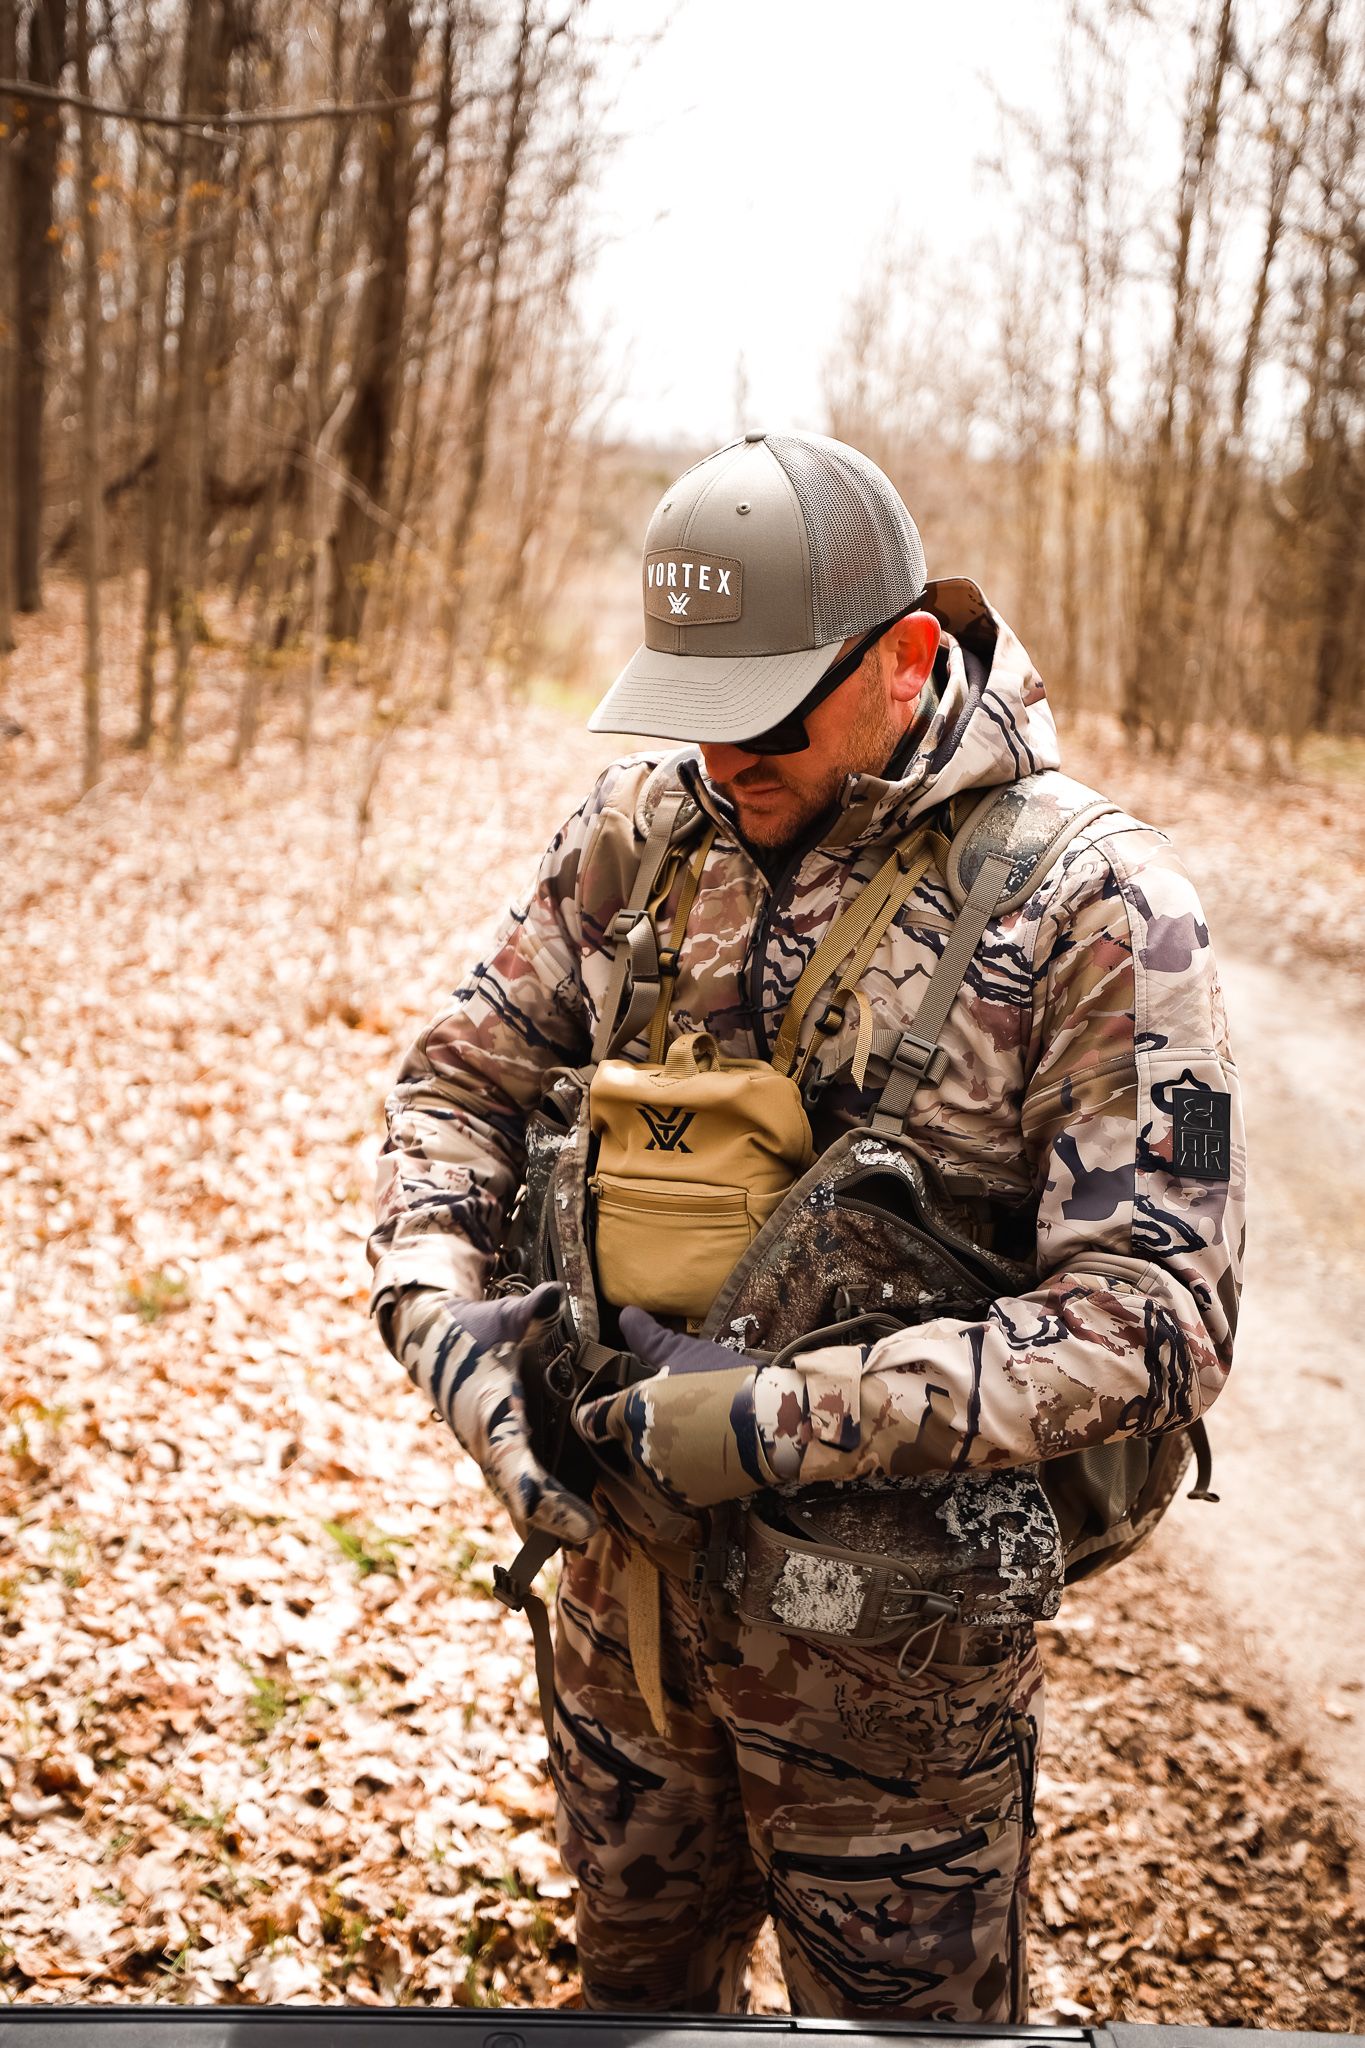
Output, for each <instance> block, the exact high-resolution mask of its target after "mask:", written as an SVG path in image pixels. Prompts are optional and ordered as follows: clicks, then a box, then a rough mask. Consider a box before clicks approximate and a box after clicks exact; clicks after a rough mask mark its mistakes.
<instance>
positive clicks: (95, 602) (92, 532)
mask: <svg viewBox="0 0 1365 2048" xmlns="http://www.w3.org/2000/svg"><path fill="white" fill-rule="evenodd" d="M76 91H77V92H78V93H79V94H80V96H81V98H82V99H84V100H88V99H89V97H90V17H89V0H76ZM79 118H80V138H81V141H80V202H81V204H80V211H81V287H82V289H81V327H82V333H81V470H82V476H81V522H82V536H83V540H84V547H83V550H82V552H83V555H84V563H83V568H84V580H85V670H84V682H85V747H84V754H83V760H82V771H81V787H82V788H83V789H93V788H94V786H95V784H96V783H97V782H98V781H99V777H100V572H101V567H102V552H103V551H102V548H101V540H100V532H101V527H102V524H103V497H102V472H103V463H102V461H101V437H100V330H101V327H102V324H103V322H102V318H101V313H100V277H99V261H100V255H99V211H100V202H99V194H98V192H97V190H96V183H95V116H94V115H93V114H92V113H91V112H90V109H89V108H88V107H83V108H82V109H81V112H80V117H79Z"/></svg>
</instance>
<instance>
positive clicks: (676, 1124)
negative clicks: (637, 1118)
mask: <svg viewBox="0 0 1365 2048" xmlns="http://www.w3.org/2000/svg"><path fill="white" fill-rule="evenodd" d="M640 1114H641V1116H642V1117H643V1118H644V1120H645V1122H646V1123H647V1124H648V1126H649V1143H648V1144H647V1145H646V1146H645V1150H646V1152H690V1151H691V1150H692V1147H691V1146H690V1145H684V1143H683V1133H684V1132H685V1131H686V1129H687V1126H688V1125H689V1124H690V1123H691V1121H692V1119H693V1117H694V1116H695V1115H696V1111H695V1110H694V1109H645V1108H643V1107H642V1108H641V1110H640Z"/></svg>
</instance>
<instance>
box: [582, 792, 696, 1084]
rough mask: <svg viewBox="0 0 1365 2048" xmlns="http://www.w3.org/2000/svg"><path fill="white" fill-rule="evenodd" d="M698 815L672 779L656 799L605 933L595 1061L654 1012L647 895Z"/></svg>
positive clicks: (655, 976) (655, 981)
mask: <svg viewBox="0 0 1365 2048" xmlns="http://www.w3.org/2000/svg"><path fill="white" fill-rule="evenodd" d="M682 758H683V756H682V754H681V753H679V754H674V755H670V756H669V757H668V758H667V759H665V760H664V761H661V762H660V764H659V769H658V770H656V771H655V772H656V773H659V772H661V771H664V770H667V769H668V768H670V767H672V766H674V765H675V764H676V762H678V761H680V760H681V759H682ZM700 818H701V812H700V811H699V810H698V808H697V806H696V804H695V803H694V802H693V801H692V798H691V797H690V796H689V795H688V794H687V791H686V790H685V789H681V788H679V787H678V786H677V784H676V783H675V784H674V785H673V786H672V787H671V788H668V787H666V788H665V789H664V790H663V791H662V792H661V794H660V796H659V798H658V800H657V802H656V803H655V806H654V815H653V817H652V818H651V820H650V823H649V830H648V831H647V833H646V834H645V843H644V847H643V849H642V851H641V854H640V865H639V867H638V868H637V869H636V870H635V879H634V881H633V882H632V883H631V888H630V894H629V896H628V897H627V899H626V902H625V905H624V907H623V908H622V909H620V910H618V911H617V913H616V915H615V917H614V918H613V919H612V921H611V925H610V927H609V929H608V933H607V936H608V937H609V938H610V939H611V941H612V949H613V950H612V963H611V974H610V976H609V978H608V981H607V989H606V994H605V996H604V998H603V1001H602V1008H601V1010H600V1011H599V1012H598V1016H597V1025H596V1028H595V1029H594V1031H593V1035H592V1063H593V1065H594V1066H596V1065H598V1063H599V1062H600V1061H602V1060H604V1059H607V1058H608V1057H609V1056H610V1054H611V1052H612V1051H613V1049H614V1048H615V1047H616V1046H617V1045H628V1044H629V1042H630V1040H631V1039H632V1038H634V1037H635V1035H636V1033H637V1032H639V1031H642V1030H643V1029H644V1027H645V1025H646V1024H647V1023H648V1022H649V1020H650V1017H651V1016H652V1015H653V1012H654V1009H655V1006H656V1004H657V1002H658V999H659V994H660V984H661V978H662V976H661V968H660V962H659V940H658V934H657V933H656V931H655V929H654V920H653V918H652V916H651V915H650V903H651V898H652V897H653V896H654V893H655V890H656V888H657V886H658V882H659V878H660V876H661V874H662V873H663V870H664V867H665V865H666V863H667V861H668V858H669V855H670V853H671V852H672V851H673V849H674V848H675V846H677V845H678V844H679V843H680V841H682V840H683V839H684V838H685V837H686V836H687V835H688V834H689V833H690V832H691V830H692V828H693V827H694V826H695V825H696V824H697V823H698V821H699V820H700ZM627 989H628V990H629V993H628V995H627ZM623 996H625V997H626V998H627V1000H626V1011H625V1015H624V1016H623V1017H621V1018H620V1021H619V1022H618V1021H617V1020H618V1014H619V1012H620V1009H621V1001H622V997H623Z"/></svg>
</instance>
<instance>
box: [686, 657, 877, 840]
mask: <svg viewBox="0 0 1365 2048" xmlns="http://www.w3.org/2000/svg"><path fill="white" fill-rule="evenodd" d="M900 739H901V729H900V727H899V726H898V725H897V724H896V722H895V720H894V718H893V717H892V714H891V706H890V703H889V702H888V700H887V696H886V690H885V685H884V683H883V680H882V674H881V669H880V666H879V665H878V664H876V663H873V664H871V665H870V668H869V672H868V674H867V675H866V678H865V681H864V687H863V689H862V690H861V692H860V693H859V696H858V699H857V708H856V710H855V712H854V715H853V717H852V719H851V720H850V722H849V724H848V726H847V728H846V730H845V732H844V733H843V734H842V735H841V742H840V745H839V748H838V752H837V754H836V755H835V756H834V758H832V759H830V758H826V759H825V760H824V761H822V762H821V764H820V766H819V767H818V768H811V767H809V766H804V764H806V763H807V762H808V761H809V753H804V754H767V755H764V756H763V758H762V759H761V760H758V761H755V763H754V765H753V767H752V768H745V769H743V770H742V771H741V773H740V774H738V775H736V776H735V777H734V778H733V779H732V780H731V781H729V782H726V783H722V784H721V785H720V787H721V789H722V791H723V793H724V794H725V795H726V796H727V797H728V798H729V799H730V802H731V803H732V804H733V805H734V807H735V811H736V814H737V816H738V818H739V826H740V830H741V831H742V832H743V834H744V836H745V838H746V839H748V840H749V841H750V843H751V844H752V845H754V846H761V847H762V848H763V849H764V850H765V851H778V850H780V849H781V848H782V847H784V846H790V845H792V844H794V842H795V841H796V840H798V839H800V838H801V836H802V835H803V833H804V832H805V831H806V830H807V829H808V827H810V826H811V825H813V824H814V823H815V821H816V819H817V818H819V817H821V816H823V814H824V813H825V812H826V811H828V810H830V809H831V808H832V806H833V805H834V803H835V802H836V801H837V799H838V795H839V792H840V790H841V789H842V788H843V786H844V782H845V780H846V778H847V777H848V776H850V775H877V774H880V772H881V770H882V769H883V768H884V767H885V766H886V764H887V762H888V761H889V760H890V759H891V756H892V754H893V753H894V752H895V750H896V747H897V745H898V743H899V741H900Z"/></svg>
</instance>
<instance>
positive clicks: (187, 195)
mask: <svg viewBox="0 0 1365 2048" xmlns="http://www.w3.org/2000/svg"><path fill="white" fill-rule="evenodd" d="M199 12H200V10H196V13H199ZM228 55H229V37H228V29H227V23H226V21H225V19H224V9H223V5H222V0H204V6H203V9H202V19H201V20H199V21H196V22H193V23H191V24H190V34H189V50H188V61H187V66H186V79H185V84H186V89H185V105H186V108H187V110H188V111H189V112H191V113H205V114H209V113H213V112H215V111H217V102H218V101H219V100H220V98H221V96H222V93H223V88H224V83H225V80H226V73H227V62H228ZM185 164H186V175H187V182H186V184H185V186H184V189H183V192H182V195H181V211H182V213H183V216H184V218H183V221H182V223H181V229H182V238H183V240H182V247H183V255H182V258H181V265H180V340H179V346H178V348H177V350H176V364H175V396H174V400H173V403H172V408H171V419H170V447H169V455H170V465H169V471H168V485H169V489H168V506H169V515H170V533H169V547H168V553H169V562H170V574H169V577H168V579H167V587H166V603H167V610H168V612H169V615H170V623H171V638H172V645H173V648H174V654H175V662H174V670H173V682H172V691H171V717H170V732H169V739H170V747H171V752H172V754H179V753H180V752H181V751H182V749H183V747H184V744H185V712H186V709H187V707H188V704H189V695H190V682H191V661H192V657H193V653H194V636H195V630H196V627H197V624H198V619H199V582H200V574H199V572H200V543H201V539H202V528H203V472H204V416H205V412H206V410H207V392H206V390H205V372H206V369H207V358H206V343H207V336H206V334H205V331H204V329H205V316H204V264H205V258H206V254H207V244H206V234H205V225H206V222H205V216H206V205H205V201H206V199H208V198H210V197H217V196H218V189H217V187H216V186H215V187H212V188H210V187H209V179H210V176H211V174H212V173H213V171H214V170H215V169H216V165H215V163H214V160H213V159H212V158H211V157H210V155H209V145H208V144H206V143H205V142H204V141H203V140H202V139H201V138H199V137H198V136H190V137H187V138H186V155H185Z"/></svg>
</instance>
